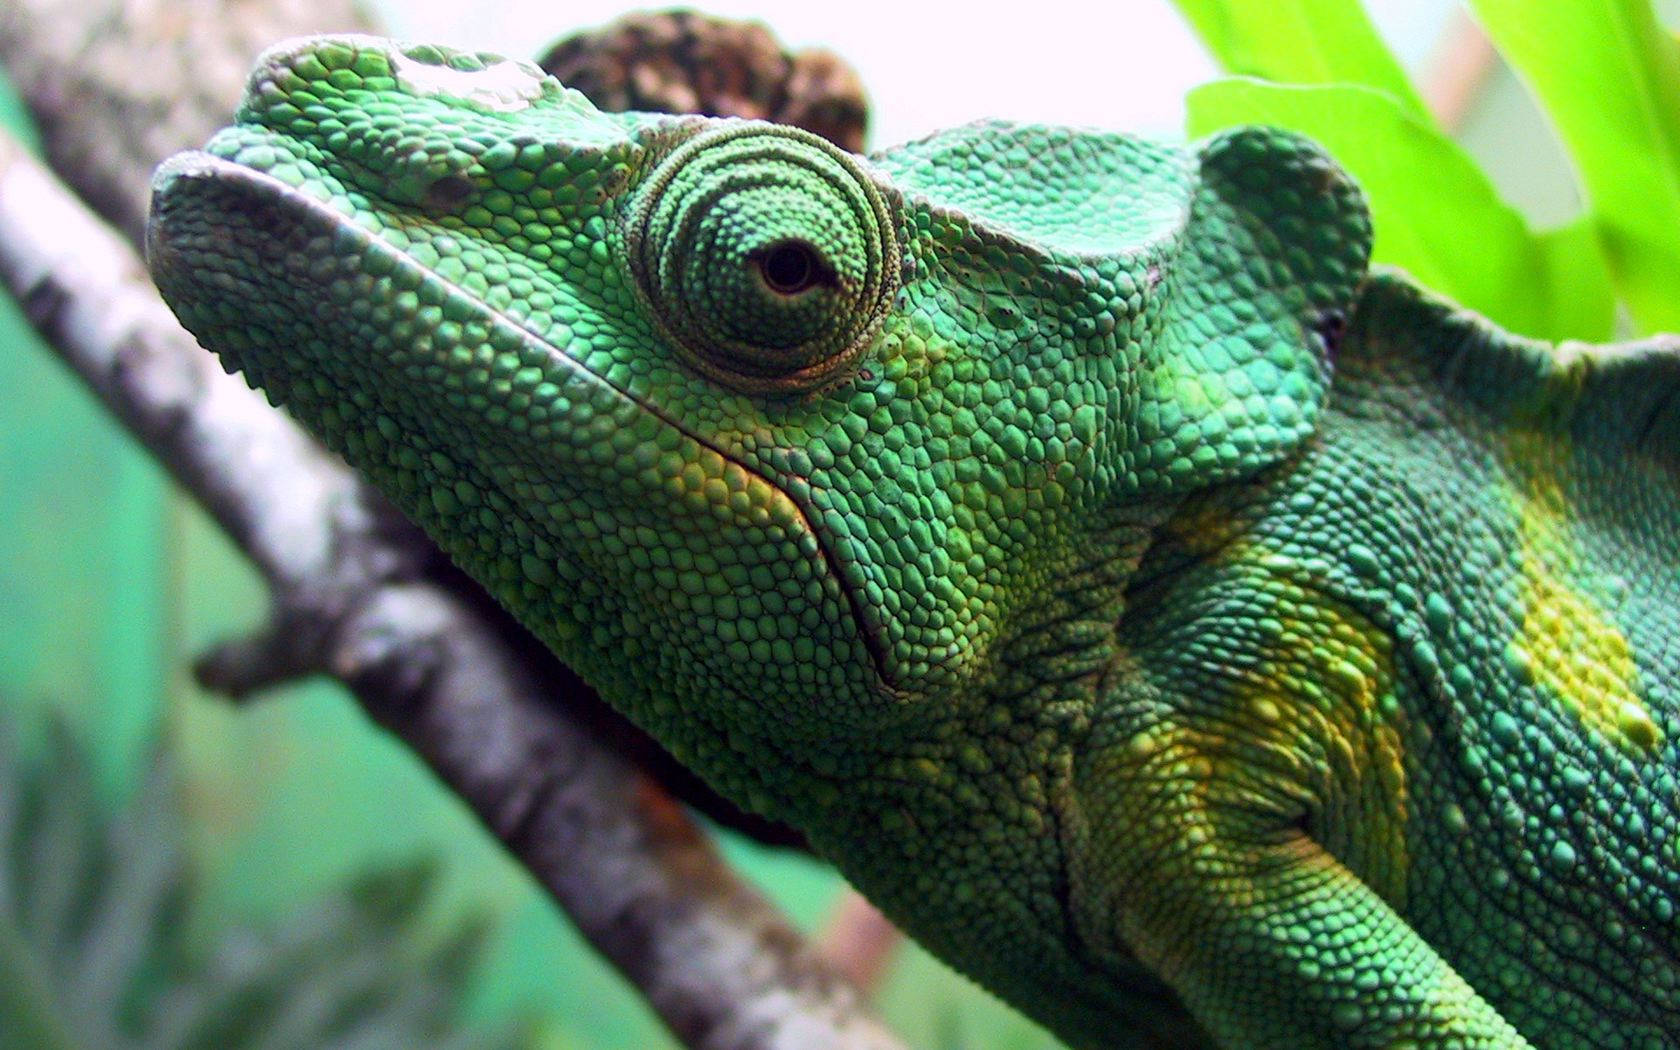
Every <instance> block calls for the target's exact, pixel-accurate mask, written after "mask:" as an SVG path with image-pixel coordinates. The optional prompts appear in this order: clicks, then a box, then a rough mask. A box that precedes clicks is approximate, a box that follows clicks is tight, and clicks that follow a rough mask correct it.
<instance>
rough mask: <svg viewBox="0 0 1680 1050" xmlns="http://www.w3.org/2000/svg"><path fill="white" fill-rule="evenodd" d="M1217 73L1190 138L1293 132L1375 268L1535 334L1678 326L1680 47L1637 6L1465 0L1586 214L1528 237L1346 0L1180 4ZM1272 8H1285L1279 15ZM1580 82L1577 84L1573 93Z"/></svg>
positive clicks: (1633, 2) (1195, 108)
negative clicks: (1619, 323)
mask: <svg viewBox="0 0 1680 1050" xmlns="http://www.w3.org/2000/svg"><path fill="white" fill-rule="evenodd" d="M1176 2H1177V4H1178V7H1179V9H1180V10H1181V11H1182V12H1183V13H1184V15H1185V17H1186V18H1187V19H1188V20H1189V21H1190V23H1191V25H1192V26H1193V27H1194V28H1195V29H1196V31H1197V32H1198V33H1199V34H1200V35H1201V37H1202V40H1203V42H1204V43H1205V44H1206V45H1207V47H1208V48H1209V50H1210V51H1212V52H1213V55H1214V57H1215V59H1216V60H1217V61H1218V62H1219V63H1220V64H1221V65H1222V66H1223V67H1224V68H1225V69H1226V71H1227V72H1230V73H1232V74H1236V75H1234V76H1232V77H1230V78H1228V79H1223V80H1217V81H1214V82H1213V83H1211V84H1206V85H1203V86H1202V87H1199V88H1197V89H1196V90H1195V91H1193V92H1192V93H1191V94H1190V96H1189V98H1188V100H1187V112H1188V130H1189V132H1190V134H1192V135H1206V134H1209V133H1211V132H1214V131H1217V130H1219V129H1221V128H1225V127H1230V126H1232V125H1235V124H1249V123H1264V124H1277V125H1281V126H1283V127H1288V128H1293V129H1295V130H1298V131H1300V132H1302V133H1304V134H1307V135H1310V136H1312V137H1313V138H1316V139H1318V140H1319V141H1321V142H1322V143H1324V145H1325V146H1326V148H1328V149H1329V150H1330V151H1331V152H1332V153H1333V154H1334V155H1335V156H1336V158H1337V159H1338V160H1339V161H1340V162H1341V163H1342V164H1343V165H1344V166H1346V167H1347V168H1348V170H1349V171H1351V172H1352V173H1353V174H1354V176H1355V177H1356V178H1358V179H1359V180H1360V182H1361V183H1362V184H1363V185H1364V187H1365V191H1366V193H1367V195H1368V196H1369V197H1370V200H1371V210H1372V216H1373V220H1374V222H1375V225H1376V243H1375V245H1374V248H1373V255H1374V258H1375V261H1377V262H1381V263H1389V264H1392V265H1396V266H1400V267H1403V268H1405V269H1407V270H1409V271H1411V272H1412V273H1413V274H1414V275H1415V276H1416V277H1417V278H1418V279H1419V280H1421V281H1422V282H1423V283H1425V284H1427V285H1429V286H1430V287H1433V288H1435V289H1437V290H1439V291H1441V292H1444V293H1445V294H1447V295H1449V296H1451V297H1453V298H1454V299H1457V300H1458V301H1459V302H1461V303H1463V304H1464V305H1466V306H1469V307H1470V308H1472V309H1474V310H1477V311H1479V312H1481V313H1483V314H1486V315H1487V316H1488V317H1490V318H1492V319H1494V320H1495V321H1497V322H1499V323H1500V324H1502V325H1505V326H1506V327H1508V328H1511V329H1513V330H1515V331H1518V332H1521V333H1523V334H1525V335H1532V336H1539V337H1542V338H1548V339H1564V338H1575V339H1592V340H1602V339H1606V338H1608V337H1610V336H1611V334H1612V329H1613V326H1614V321H1615V316H1616V306H1617V304H1618V303H1620V304H1621V305H1623V306H1624V307H1625V308H1626V309H1627V311H1628V313H1629V315H1630V316H1631V318H1632V319H1633V323H1634V324H1635V326H1636V328H1637V330H1638V331H1639V332H1652V331H1657V330H1667V331H1680V295H1676V294H1675V275H1676V274H1680V45H1677V44H1676V42H1675V39H1674V37H1673V36H1672V35H1670V34H1669V33H1667V32H1666V31H1664V30H1663V29H1662V28H1661V26H1660V25H1659V23H1658V21H1657V17H1656V13H1655V11H1654V10H1653V8H1652V6H1651V2H1650V0H1554V2H1552V3H1548V4H1546V5H1545V13H1544V17H1537V16H1536V11H1535V8H1534V5H1532V4H1528V3H1524V2H1522V0H1473V3H1472V6H1473V7H1474V8H1475V11H1476V14H1477V16H1478V17H1479V18H1480V19H1481V20H1482V23H1483V25H1484V27H1485V28H1486V30H1487V32H1488V34H1489V36H1490V37H1491V38H1492V39H1493V40H1494V41H1495V42H1496V44H1498V45H1499V47H1500V48H1501V49H1502V51H1503V53H1504V55H1505V58H1506V59H1507V60H1508V61H1509V62H1510V63H1511V64H1512V66H1513V67H1514V68H1515V69H1516V71H1517V72H1518V73H1519V74H1520V75H1521V76H1522V77H1523V78H1524V80H1525V81H1526V82H1527V83H1528V85H1529V86H1530V88H1531V90H1532V91H1533V93H1534V95H1535V97H1536V99H1537V100H1538V102H1539V103H1540V104H1541V105H1542V106H1543V107H1544V108H1545V110H1546V112H1547V114H1548V116H1549V117H1550V119H1551V120H1552V122H1553V123H1554V124H1555V126H1556V127H1557V129H1558V131H1559V133H1560V134H1561V136H1562V138H1563V140H1564V143H1565V145H1566V146H1567V148H1568V150H1569V153H1570V157H1571V160H1572V162H1573V165H1574V168H1575V172H1576V174H1577V177H1578V179H1579V185H1580V189H1581V193H1582V197H1583V199H1584V200H1585V201H1586V214H1585V215H1584V216H1583V217H1582V218H1581V219H1580V221H1579V222H1577V223H1573V224H1571V225H1568V226H1564V227H1561V228H1559V229H1554V230H1544V231H1536V230H1534V229H1532V228H1530V226H1529V225H1528V224H1527V223H1526V222H1525V221H1524V220H1523V218H1522V217H1521V215H1520V213H1519V212H1518V211H1517V210H1516V209H1514V208H1513V207H1511V206H1510V205H1509V204H1507V203H1506V202H1505V201H1503V200H1502V199H1500V197H1499V194H1498V193H1497V192H1496V191H1495V190H1494V188H1493V185H1492V183H1491V182H1489V181H1488V179H1487V177H1486V175H1485V174H1484V173H1483V172H1482V171H1481V169H1480V168H1479V167H1478V166H1477V165H1476V163H1475V161H1473V160H1472V159H1471V158H1470V157H1469V155H1468V154H1467V153H1465V152H1464V150H1463V149H1461V148H1460V147H1459V146H1458V145H1457V144H1456V143H1454V142H1453V141H1452V139H1451V138H1450V137H1449V136H1448V135H1447V133H1446V131H1445V130H1444V129H1443V128H1441V127H1440V126H1439V124H1438V123H1437V122H1436V121H1435V120H1434V118H1432V117H1431V116H1430V115H1429V114H1428V113H1427V112H1426V111H1425V110H1424V108H1423V107H1422V106H1421V105H1420V104H1419V102H1418V94H1417V92H1416V90H1415V89H1414V88H1413V87H1412V86H1411V84H1410V82H1409V81H1408V80H1407V79H1406V77H1405V74H1404V73H1403V72H1401V71H1400V67H1399V63H1398V62H1396V61H1395V59H1394V58H1393V56H1392V55H1390V54H1389V53H1388V50H1387V48H1386V47H1385V46H1384V45H1383V44H1382V43H1381V41H1380V39H1379V38H1378V37H1377V35H1376V32H1375V30H1374V29H1373V28H1372V26H1371V24H1370V22H1369V21H1368V20H1367V18H1366V17H1365V13H1364V10H1363V9H1362V8H1361V7H1360V5H1359V3H1358V2H1357V0H1294V2H1292V3H1286V4H1282V5H1276V7H1273V6H1269V5H1259V4H1254V3H1251V2H1244V0H1176ZM1274 11H1277V12H1281V15H1278V14H1274ZM1587 87H1590V90H1583V88H1587Z"/></svg>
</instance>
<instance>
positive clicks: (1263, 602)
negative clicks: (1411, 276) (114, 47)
mask: <svg viewBox="0 0 1680 1050" xmlns="http://www.w3.org/2000/svg"><path fill="white" fill-rule="evenodd" d="M1467 233H1468V231H1467ZM1369 237H1370V229H1369V222H1368V218H1367V213H1366V209H1365V206H1364V203H1363V200H1362V197H1361V195H1360V193H1359V191H1358V189H1357V188H1356V187H1355V186H1354V185H1353V184H1352V183H1351V182H1350V181H1349V179H1348V178H1347V176H1346V175H1344V174H1343V173H1342V172H1341V171H1340V170H1339V169H1338V168H1337V167H1336V166H1335V164H1334V163H1332V162H1331V161H1330V160H1329V159H1328V158H1327V157H1326V156H1325V155H1324V154H1323V153H1322V152H1320V151H1319V150H1318V149H1317V148H1316V147H1315V146H1313V145H1312V144H1311V143H1309V142H1306V141H1304V140H1302V139H1300V138H1298V137H1295V136H1292V135H1289V134H1285V133H1282V132H1279V131H1276V130H1270V129H1263V128H1248V129H1241V130H1236V131H1231V132H1228V133H1225V134H1222V135H1219V136H1216V137H1214V138H1211V139H1208V140H1206V141H1204V142H1200V143H1194V144H1191V145H1188V146H1185V145H1176V144H1161V143H1155V142H1149V141H1145V140H1141V139H1138V138H1133V137H1130V136H1126V135H1120V134H1111V133H1106V132H1096V131H1079V130H1070V129H1065V128H1057V127H1044V126H1017V125H1009V124H1001V123H991V124H976V125H972V126H969V127H964V128H959V129H957V130H955V131H950V132H946V133H943V134H938V135H934V136H932V137H930V138H927V139H924V140H922V141H920V142H915V143H912V144H910V145H907V146H903V147H900V148H898V149H894V150H890V151H888V152H885V153H882V154H879V155H877V156H875V157H872V158H869V159H867V160H866V159H862V158H859V157H855V156H852V155H850V154H846V153H843V152H841V151H839V150H838V149H836V148H834V147H832V146H829V145H827V144H826V143H824V142H823V141H821V140H819V139H817V138H815V137H813V136H811V135H809V134H806V133H804V132H800V131H796V130H793V129H790V128H786V127H779V126H775V125H768V124H760V123H748V122H741V121H724V120H713V119H707V118H701V117H673V116H662V115H651V114H623V115H609V114H603V113H600V112H597V111H596V110H595V109H594V108H593V107H592V106H591V105H590V104H589V103H588V102H587V101H585V100H584V99H583V98H582V96H580V95H578V94H577V93H575V92H572V91H568V90H566V89H564V88H562V87H561V86H560V84H559V83H558V82H556V81H554V80H552V79H548V78H545V77H543V76H542V75H541V74H540V73H538V72H537V71H536V70H535V69H534V68H533V67H531V66H530V65H527V64H525V63H521V62H514V61H509V60H505V59H502V58H499V57H496V56H493V55H486V54H476V53H464V52H458V51H451V50H446V49H443V48H437V47H410V46H404V45H397V44H392V43H388V42H385V41H379V40H373V39H366V38H351V39H319V40H309V41H303V42H292V43H290V44H287V45H283V46H281V47H280V48H277V49H275V50H273V51H271V52H270V53H269V54H268V55H266V56H265V57H264V58H263V60H262V62H261V65H260V67H259V69H258V71H257V73H256V74H255V75H254V77H253V80H252V82H251V86H250V90H249V94H248V96H247V98H246V99H245V102H244V104H243V107H242V108H241V110H240V112H239V118H238V125H237V126H236V127H233V128H230V129H228V130H226V131H224V132H222V133H220V134H219V135H217V136H216V137H215V138H214V139H213V140H212V141H211V143H210V144H209V147H208V150H207V152H203V153H188V154H183V155H181V156H179V157H176V158H175V159H174V160H172V161H170V162H169V163H168V164H166V165H165V166H164V167H163V169H162V170H161V171H160V173H159V175H158V177H157V182H156V198H155V204H154V211H153V221H152V227H151V235H150V257H151V265H152V268H153V271H154V273H155V275H156V278H157V281H158V284H159V286H160V287H161V288H162V289H163V292H164V294H165V296H166V297H167V298H168V299H169V301H170V302H171V304H172V305H173V307H174V309H175V310H176V312H177V313H178V314H179V315H180V317H181V320H182V321H183V322H184V323H185V324H186V326H187V327H188V328H189V329H191V330H192V331H193V332H194V333H196V334H197V335H198V337H199V338H200V339H201V340H202V341H203V342H204V343H205V345H206V346H209V347H210V348H211V349H213V350H215V351H216V352H217V353H218V354H220V355H221V357H222V359H223V360H224V361H225V362H226V364H227V365H228V367H230V368H232V369H237V370H239V371H242V372H243V373H244V374H245V375H246V376H247V377H248V378H249V379H250V381H251V382H252V383H254V384H257V385H259V386H261V387H262V388H263V389H264V390H266V391H267V392H268V395H269V396H270V397H271V398H272V399H273V400H274V401H276V402H278V403H281V404H283V405H285V406H287V407H288V408H289V409H290V410H291V411H292V412H293V413H295V414H296V415H297V417H298V418H299V419H301V420H302V421H303V422H304V423H305V425H307V426H308V427H309V428H310V429H312V430H313V431H314V432H315V433H317V434H319V435H320V436H321V437H322V438H323V439H325V440H326V442H327V443H328V444H330V445H331V446H332V447H333V448H335V449H337V450H339V451H341V452H342V453H343V454H344V455H345V456H346V457H347V458H348V459H349V460H350V461H351V462H352V463H354V464H356V465H357V466H359V467H360V468H361V469H363V470H364V471H366V472H367V474H368V475H369V476H370V477H372V478H373V479H374V480H375V481H376V482H377V483H378V484H379V485H380V487H382V488H383V489H384V490H385V491H386V492H388V493H389V494H390V495H391V496H392V497H393V498H395V499H396V500H397V501H398V503H400V504H401V505H402V506H403V507H404V508H406V509H407V511H408V512H409V513H411V514H412V515H414V516H415V518H417V519H418V520H419V521H420V522H421V523H422V524H423V525H424V526H425V527H426V529H427V530H428V531H430V532H431V534H432V535H433V536H435V537H436V538H437V539H438V540H439V541H440V542H441V543H442V544H443V545H444V547H446V548H447V549H448V550H449V551H450V552H451V553H452V555H453V556H454V557H455V558H457V559H459V561H460V562H461V563H462V564H463V565H465V566H466V567H467V568H468V569H469V570H470V571H471V572H472V573H473V574H474V575H476V576H477V577H478V578H479V579H480V580H481V581H483V582H484V583H485V584H486V585H487V586H488V587H489V588H490V589H491V590H492V591H493V592H494V593H495V594H496V595H498V596H499V598H500V599H501V600H502V601H503V602H505V603H506V604H507V606H508V607H509V608H510V609H512V610H513V612H514V613H515V614H516V615H517V616H518V617H519V618H520V619H521V620H522V621H523V622H524V623H525V624H527V625H528V626H529V627H530V628H531V629H532V630H533V631H535V632H536V633H537V634H538V635H539V636H541V637H542V638H543V639H544V640H545V641H546V642H547V643H548V644H550V645H551V646H553V648H554V649H555V651H556V652H558V653H559V654H560V655H561V656H562V657H563V658H564V659H565V660H566V661H568V662H569V663H571V664H572V665H574V666H575V667H576V668H577V669H578V670H579V671H580V672H581V673H582V674H583V675H584V676H585V677H586V678H587V679H588V680H589V681H590V682H591V683H593V684H594V685H595V686H596V687H597V688H598V689H599V690H600V692H601V693H602V695H604V696H605V697H606V698H608V699H609V700H610V701H611V702H612V703H614V704H616V705H617V706H619V707H620V708H622V709H623V710H624V711H626V712H627V713H628V714H629V715H630V716H631V717H633V718H634V719H636V720H637V721H638V722H640V723H641V724H642V725H643V726H645V727H646V728H647V729H649V730H650V731H652V732H653V733H654V734H655V735H657V736H658V737H659V738H660V739H661V740H663V741H664V742H665V743H666V744H667V745H668V746H669V747H670V748H671V749H672V750H673V751H674V752H675V753H676V754H677V755H678V756H679V757H680V758H682V759H683V760H685V761H686V762H688V763H690V764H691V765H692V766H693V767H694V768H695V769H696V770H698V771H699V772H701V773H702V774H703V775H704V776H706V777H707V778H708V779H709V780H710V781H711V782H712V783H713V784H714V785H715V786H716V787H717V788H718V789H720V790H721V791H723V792H724V793H725V794H727V795H729V796H731V797H733V798H735V799H737V800H740V801H742V802H744V803H745V804H747V805H748V806H750V807H752V808H754V809H756V810H759V811H762V812H763V813H765V814H768V815H770V816H772V817H776V818H779V819H781V820H784V821H787V822H790V823H792V824H795V825H797V826H799V827H801V828H803V829H805V831H806V832H807V833H808V834H809V836H810V839H811V841H812V842H813V843H815V845H816V848H817V849H818V850H819V851H820V852H821V853H822V854H823V855H825V856H827V857H829V858H831V859H832V860H833V861H834V863H835V864H836V865H838V866H839V868H840V869H841V871H843V872H844V873H845V875H846V876H847V877H848V878H849V879H851V880H852V881H853V882H854V883H855V884H856V885H857V886H858V887H859V888H860V889H861V890H862V891H863V892H864V893H866V894H867V895H868V896H869V897H870V898H871V899H873V900H874V901H876V902H877V903H879V904H880V905H881V906H882V907H883V908H884V909H885V910H886V911H887V913H888V914H889V915H891V916H892V917H893V918H894V919H895V920H897V921H898V922H899V923H900V924H902V925H903V926H904V927H905V928H906V929H907V930H909V931H910V932H911V933H912V934H913V935H914V936H916V937H917V938H918V939H920V940H921V941H922V942H923V943H924V944H926V945H927V946H929V947H930V948H931V949H932V950H933V951H935V952H936V953H938V954H940V955H941V956H943V957H944V958H945V959H947V960H949V961H950V962H951V963H952V964H953V965H955V966H957V967H958V968H960V969H962V970H964V971H966V972H967V973H969V974H971V975H972V976H973V977H975V978H976V979H977V980H979V981H980V982H982V983H983V984H985V985H986V986H987V987H989V988H991V989H993V990H995V991H996V992H997V993H998V994H999V995H1001V996H1003V997H1004V998H1005V999H1007V1000H1009V1001H1010V1002H1012V1003H1014V1004H1015V1005H1017V1006H1018V1007H1020V1008H1021V1009H1022V1010H1024V1011H1026V1012H1027V1013H1028V1014H1030V1015H1032V1016H1034V1017H1036V1018H1038V1019H1039V1020H1041V1021H1042V1022H1043V1023H1044V1024H1046V1025H1048V1026H1049V1027H1050V1028H1051V1029H1053V1030H1054V1031H1055V1032H1057V1033H1058V1034H1059V1035H1060V1036H1061V1037H1062V1038H1064V1039H1066V1040H1067V1041H1068V1042H1069V1043H1071V1044H1073V1045H1075V1046H1080V1047H1099V1046H1107V1047H1207V1046H1221V1047H1317V1046H1325V1047H1417V1048H1446V1047H1523V1046H1534V1047H1554V1048H1555V1047H1594V1048H1605V1047H1673V1046H1680V779H1677V771H1680V699H1677V696H1676V689H1677V688H1680V640H1677V632H1676V626H1677V624H1676V619H1677V617H1676V613H1677V611H1680V575H1677V573H1680V488H1677V486H1676V484H1675V471H1676V469H1677V463H1676V452H1677V449H1680V444H1677V443H1680V344H1677V343H1676V342H1675V341H1674V340H1673V339H1666V338H1664V339H1655V340H1651V341H1649V342H1645V343H1640V344H1633V345H1627V346H1622V347H1615V348H1593V347H1585V346H1580V345H1574V344H1565V345H1562V346H1558V347H1552V346H1549V345H1543V344H1540V343H1535V342H1532V341H1529V340H1526V339H1521V338H1518V337H1515V336H1512V335H1508V334H1506V333H1503V332H1501V331H1498V330H1497V329H1495V328H1493V327H1492V326H1490V325H1489V324H1488V323H1486V322H1484V321H1482V320H1480V319H1479V318H1477V317H1474V316H1472V315H1470V314H1468V313H1466V312H1464V311H1462V310H1459V309H1456V308H1455V307H1453V306H1452V305H1451V304H1449V303H1446V302H1443V301H1441V300H1440V299H1438V298H1435V297H1433V296H1431V295H1430V294H1429V293H1426V292H1423V291H1420V290H1419V289H1417V288H1416V287H1414V286H1413V285H1411V284H1410V283H1408V282H1407V280H1406V279H1404V278H1403V277H1400V276H1398V275H1395V274H1390V273H1380V272H1378V273H1373V272H1368V271H1367V268H1366V259H1367V254H1368V247H1369Z"/></svg>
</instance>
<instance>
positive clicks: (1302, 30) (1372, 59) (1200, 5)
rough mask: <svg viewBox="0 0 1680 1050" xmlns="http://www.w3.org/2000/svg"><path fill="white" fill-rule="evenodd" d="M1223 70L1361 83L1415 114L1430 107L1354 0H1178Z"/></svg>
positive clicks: (1298, 80)
mask: <svg viewBox="0 0 1680 1050" xmlns="http://www.w3.org/2000/svg"><path fill="white" fill-rule="evenodd" d="M1177 4H1178V10H1179V13H1180V14H1182V15H1183V16H1184V17H1185V19H1186V20H1187V21H1188V22H1189V23H1190V25H1191V27H1192V28H1193V29H1195V31H1196V34H1197V35H1198V36H1200V37H1201V38H1202V43H1203V44H1204V45H1205V46H1206V47H1207V49H1208V50H1209V51H1211V52H1213V57H1214V58H1215V59H1216V60H1218V62H1219V64H1220V65H1221V66H1223V67H1224V68H1225V71H1226V72H1227V73H1232V74H1235V75H1237V76H1246V77H1258V78H1260V79H1262V80H1275V81H1278V82H1280V83H1294V84H1337V83H1341V84H1363V85H1365V86H1366V87H1369V88H1374V89H1375V90H1377V91H1382V92H1385V93H1387V94H1388V95H1390V96H1392V97H1393V98H1394V100H1395V101H1396V102H1397V103H1399V105H1400V108H1401V109H1402V110H1404V111H1405V112H1407V113H1411V114H1413V115H1414V116H1416V117H1418V118H1419V119H1420V120H1428V119H1429V117H1428V110H1427V109H1426V108H1425V107H1424V104H1423V100H1422V99H1421V98H1419V97H1418V93H1417V90H1416V89H1415V88H1413V87H1412V81H1411V78H1410V77H1408V76H1406V71H1405V70H1404V69H1403V68H1401V66H1400V63H1399V61H1398V60H1396V59H1395V57H1394V53H1393V52H1391V51H1390V50H1389V49H1388V45H1386V44H1384V43H1383V41H1382V38H1381V37H1380V36H1378V35H1377V31H1376V28H1375V27H1373V26H1372V25H1371V20H1370V19H1368V18H1366V17H1365V9H1364V8H1363V7H1361V6H1360V5H1359V3H1358V0H1277V2H1275V3H1270V4H1256V3H1254V2H1253V0H1177Z"/></svg>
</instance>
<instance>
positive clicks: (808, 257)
mask: <svg viewBox="0 0 1680 1050" xmlns="http://www.w3.org/2000/svg"><path fill="white" fill-rule="evenodd" d="M759 269H760V270H761V271H762V272H763V274H764V283H765V284H767V285H769V286H770V290H771V291H773V292H778V293H780V294H782V295H795V294H797V293H799V292H803V291H804V290H805V289H807V288H809V287H811V286H812V285H813V284H816V283H817V260H816V253H815V251H814V250H813V249H812V248H811V246H810V245H808V244H797V243H792V242H790V243H786V244H778V245H776V246H775V247H773V248H771V249H770V250H769V251H768V252H765V253H764V257H763V258H762V259H761V260H760V262H759Z"/></svg>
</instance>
